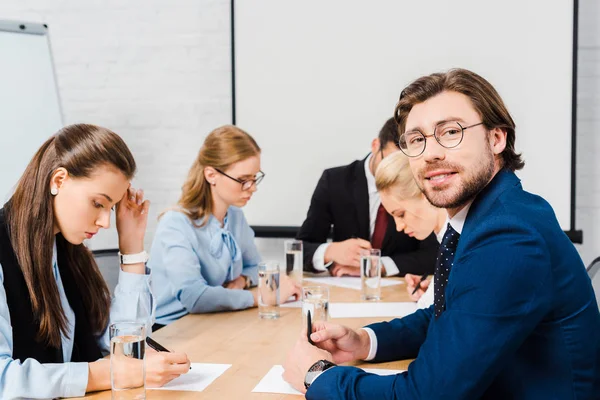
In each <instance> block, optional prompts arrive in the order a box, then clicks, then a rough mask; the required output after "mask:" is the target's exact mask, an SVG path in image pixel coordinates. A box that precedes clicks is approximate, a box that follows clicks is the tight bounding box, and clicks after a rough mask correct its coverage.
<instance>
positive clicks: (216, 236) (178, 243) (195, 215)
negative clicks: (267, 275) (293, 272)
mask: <svg viewBox="0 0 600 400" xmlns="http://www.w3.org/2000/svg"><path fill="white" fill-rule="evenodd" d="M263 177H264V174H263V172H262V171H261V170H260V148H259V147H258V144H257V143H256V141H254V139H253V138H252V137H251V136H250V135H248V134H247V133H246V132H244V131H242V130H241V129H239V128H237V127H235V126H231V125H227V126H223V127H220V128H217V129H215V130H214V131H212V132H211V133H210V134H209V135H208V136H207V137H206V139H205V141H204V144H203V145H202V148H201V149H200V152H199V153H198V157H197V158H196V160H195V161H194V164H193V165H192V168H191V169H190V172H189V174H188V178H187V180H186V181H185V183H184V185H183V190H182V194H181V198H180V199H179V202H178V203H177V206H176V207H174V209H173V210H170V211H167V212H166V213H164V214H163V215H162V217H161V219H160V222H159V224H158V228H157V230H156V234H155V236H154V242H153V244H152V252H151V255H152V256H151V259H150V263H149V265H150V266H151V267H152V270H153V273H154V276H155V279H156V281H160V282H161V284H160V286H158V285H157V286H156V287H155V293H156V297H157V307H156V322H157V324H158V325H157V327H160V325H166V324H169V323H171V322H173V321H175V320H177V319H179V318H181V317H183V316H184V315H186V314H188V313H205V312H215V311H225V310H240V309H244V308H249V307H253V306H256V305H257V294H256V293H254V292H250V291H248V290H244V289H248V288H250V287H251V286H252V285H256V284H257V282H258V274H257V272H258V271H257V266H258V263H259V261H260V255H259V254H258V250H257V249H256V246H255V244H254V231H253V230H252V228H250V226H249V225H248V222H246V218H245V217H244V213H243V212H242V210H241V207H243V206H245V205H246V203H248V201H249V200H250V198H251V197H252V194H253V193H254V192H255V191H256V186H257V185H258V184H259V183H260V181H261V180H262V178H263ZM280 284H281V299H288V298H289V297H290V296H298V295H299V294H300V287H299V285H297V284H296V283H295V282H294V281H292V280H291V279H288V277H287V276H282V278H281V282H280Z"/></svg>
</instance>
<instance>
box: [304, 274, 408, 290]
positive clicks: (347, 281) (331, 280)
mask: <svg viewBox="0 0 600 400" xmlns="http://www.w3.org/2000/svg"><path fill="white" fill-rule="evenodd" d="M304 281H309V282H314V283H322V284H325V285H332V286H339V287H343V288H348V289H355V290H360V277H358V276H340V277H338V278H336V277H332V276H324V277H322V278H304ZM403 283H404V282H403V281H399V280H396V279H385V278H384V279H381V287H386V286H394V285H402V284H403Z"/></svg>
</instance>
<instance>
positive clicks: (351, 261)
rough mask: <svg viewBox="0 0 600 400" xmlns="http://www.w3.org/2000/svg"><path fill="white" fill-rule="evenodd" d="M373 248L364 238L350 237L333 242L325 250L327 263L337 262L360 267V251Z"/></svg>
mask: <svg viewBox="0 0 600 400" xmlns="http://www.w3.org/2000/svg"><path fill="white" fill-rule="evenodd" d="M369 249H371V243H369V242H367V241H366V240H364V239H348V240H344V241H343V242H333V243H330V244H329V246H327V250H326V251H325V264H327V263H330V262H332V261H333V262H334V263H336V264H341V265H346V266H350V267H356V268H358V267H360V253H361V251H362V250H369Z"/></svg>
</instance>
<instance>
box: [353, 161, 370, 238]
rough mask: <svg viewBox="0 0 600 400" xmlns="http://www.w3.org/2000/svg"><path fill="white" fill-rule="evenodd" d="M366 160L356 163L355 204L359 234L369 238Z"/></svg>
mask: <svg viewBox="0 0 600 400" xmlns="http://www.w3.org/2000/svg"><path fill="white" fill-rule="evenodd" d="M365 160H366V158H365V159H364V160H363V162H361V163H357V164H356V168H355V170H354V204H355V205H356V219H357V221H358V235H359V236H360V237H361V238H362V239H365V240H369V239H370V238H369V236H370V235H369V191H368V189H367V177H366V176H365Z"/></svg>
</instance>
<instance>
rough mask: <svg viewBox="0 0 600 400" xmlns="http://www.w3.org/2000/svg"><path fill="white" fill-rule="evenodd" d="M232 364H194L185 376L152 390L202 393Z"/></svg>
mask: <svg viewBox="0 0 600 400" xmlns="http://www.w3.org/2000/svg"><path fill="white" fill-rule="evenodd" d="M229 367H231V364H205V363H192V369H191V370H190V371H189V372H188V373H187V374H185V375H181V376H180V377H179V378H175V379H173V380H172V381H171V382H169V383H167V384H166V385H165V386H163V387H160V388H153V389H152V390H184V391H192V392H201V391H203V390H204V389H206V388H207V387H208V385H210V384H211V383H213V382H214V380H215V379H217V378H218V377H219V376H221V375H222V374H223V373H224V372H225V371H227V369H228V368H229Z"/></svg>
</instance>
